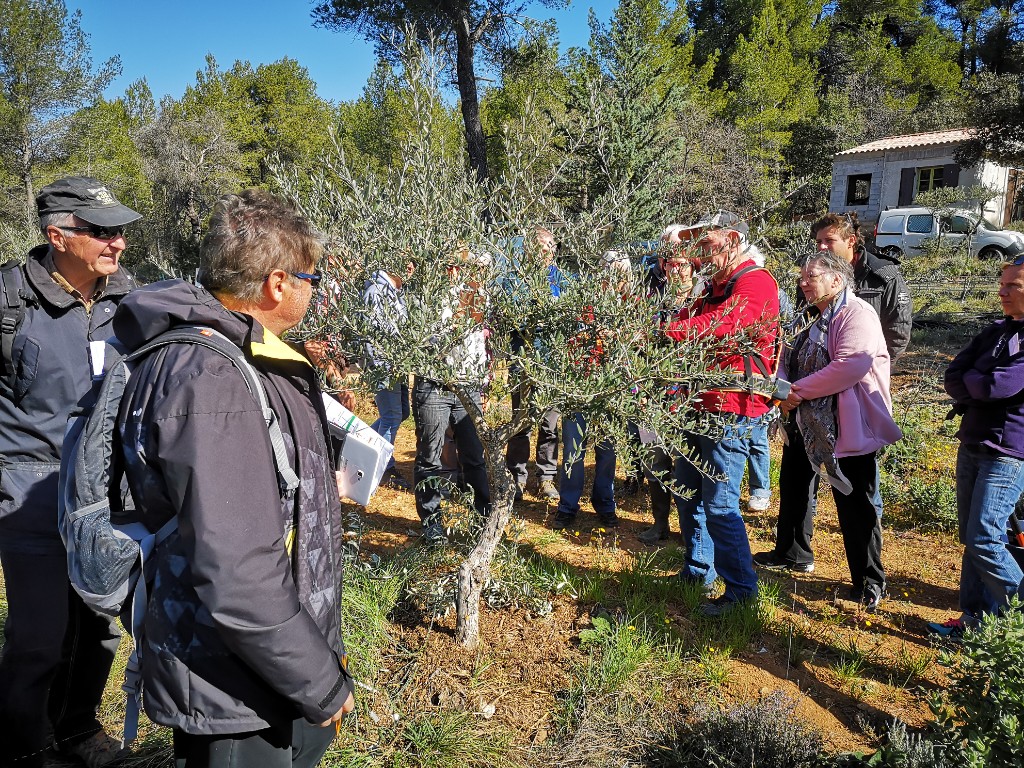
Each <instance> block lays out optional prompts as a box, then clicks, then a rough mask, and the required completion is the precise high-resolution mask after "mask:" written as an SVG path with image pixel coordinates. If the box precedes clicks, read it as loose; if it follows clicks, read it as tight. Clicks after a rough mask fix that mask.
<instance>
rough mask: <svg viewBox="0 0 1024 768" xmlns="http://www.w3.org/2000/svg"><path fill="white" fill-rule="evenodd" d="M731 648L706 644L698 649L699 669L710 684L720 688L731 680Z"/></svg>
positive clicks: (705, 680) (702, 676)
mask: <svg viewBox="0 0 1024 768" xmlns="http://www.w3.org/2000/svg"><path fill="white" fill-rule="evenodd" d="M731 655H732V650H731V649H730V648H718V647H716V646H714V645H704V646H703V647H701V649H700V650H699V651H697V670H698V671H699V673H700V676H701V678H702V679H703V680H704V682H705V683H707V684H708V685H710V686H712V687H714V688H718V687H720V686H722V685H725V683H726V682H727V681H728V680H729V657H730V656H731Z"/></svg>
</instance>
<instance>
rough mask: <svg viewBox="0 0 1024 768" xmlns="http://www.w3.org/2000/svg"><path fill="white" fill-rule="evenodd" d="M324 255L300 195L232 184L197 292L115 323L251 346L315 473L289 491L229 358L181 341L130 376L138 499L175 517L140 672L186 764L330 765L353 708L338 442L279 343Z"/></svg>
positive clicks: (307, 296) (143, 508) (124, 431)
mask: <svg viewBox="0 0 1024 768" xmlns="http://www.w3.org/2000/svg"><path fill="white" fill-rule="evenodd" d="M321 252H322V248H321V244H320V241H319V238H318V237H317V234H316V233H315V232H314V230H313V229H312V227H311V226H310V224H309V223H308V222H307V221H306V220H305V219H304V218H303V217H302V216H301V214H299V212H298V211H297V209H296V208H294V207H293V206H292V205H290V204H289V203H287V202H285V201H284V200H282V199H280V198H277V197H274V196H273V195H270V194H268V193H266V192H262V191H259V190H247V191H245V192H242V193H240V194H237V195H227V196H225V197H223V198H221V200H220V201H219V202H218V204H217V206H216V208H215V209H214V213H213V217H212V219H211V221H210V229H209V232H208V233H207V235H206V237H205V238H204V240H203V244H202V249H201V254H200V256H201V266H200V271H199V283H200V285H198V286H193V285H190V284H188V283H186V282H184V281H180V280H173V281H166V282H163V283H157V284H154V285H152V286H148V287H147V288H144V289H140V290H139V291H136V292H135V294H133V295H132V296H130V297H128V299H127V300H126V301H125V302H123V303H122V305H121V307H120V308H119V309H118V312H117V315H116V317H115V318H114V328H115V331H116V335H117V337H118V339H119V340H120V341H121V342H122V343H123V344H125V346H127V347H128V348H129V349H137V348H138V347H139V346H141V345H142V344H144V343H145V342H147V341H149V340H150V339H153V338H154V337H156V336H158V335H159V334H161V333H163V332H164V331H166V330H168V329H170V328H174V327H175V326H179V325H200V326H206V327H209V328H211V329H213V330H214V331H216V332H218V333H220V334H222V335H223V336H225V337H226V338H227V339H228V340H230V341H231V342H233V343H234V344H236V345H237V346H238V347H239V348H240V349H242V350H243V352H244V353H245V355H246V357H247V359H248V360H249V361H250V362H251V363H252V365H253V366H254V367H255V368H256V370H257V373H258V374H259V376H260V378H261V381H262V383H263V385H264V388H265V390H266V393H267V397H268V399H269V402H270V406H271V409H272V410H273V411H274V413H275V414H276V416H277V418H278V420H279V422H280V424H281V429H282V432H283V433H284V438H285V447H286V452H287V454H288V459H289V462H290V464H291V466H292V467H293V468H294V470H295V472H296V474H297V475H298V476H299V479H300V485H299V489H298V491H297V492H295V493H294V495H292V494H287V493H285V494H282V493H281V491H280V489H279V487H278V480H277V472H276V469H275V464H274V458H273V449H272V446H271V442H270V436H269V432H268V430H267V425H266V422H265V420H264V414H263V413H262V411H261V409H260V407H259V404H258V402H257V401H256V399H255V398H254V397H253V396H252V395H251V394H250V392H249V391H248V389H247V387H246V384H245V381H244V379H243V377H242V375H241V373H240V372H239V371H238V369H237V368H235V366H234V365H232V364H231V363H230V362H229V361H228V360H227V359H226V358H223V357H221V356H220V355H219V354H217V353H215V352H212V351H211V350H208V349H206V348H205V347H200V346H195V345H186V344H179V345H170V346H168V347H164V348H161V349H159V350H158V351H156V352H154V353H152V354H151V355H148V356H147V357H146V358H145V359H143V360H142V361H141V362H140V364H139V365H138V367H137V368H136V369H135V371H134V372H133V373H132V377H131V379H130V381H129V382H128V386H127V388H126V390H125V395H124V400H123V401H122V404H121V412H120V417H119V437H120V440H121V448H122V451H123V454H124V457H125V467H126V475H127V478H128V482H129V485H130V487H131V490H132V496H133V497H134V499H135V504H136V507H137V511H138V514H139V516H140V519H141V521H142V522H144V523H145V524H146V525H147V526H148V527H150V529H152V530H156V529H157V528H158V527H160V526H162V525H163V523H164V522H165V521H167V520H168V519H170V517H172V516H175V515H176V516H177V519H178V528H177V531H176V532H175V533H173V534H171V535H170V536H169V537H168V538H167V540H166V541H165V542H164V543H163V544H162V545H160V546H159V547H158V548H157V550H156V552H155V556H154V558H153V559H152V560H151V562H152V563H153V564H154V566H155V570H154V580H153V584H152V587H151V596H150V599H149V608H148V612H147V616H146V624H145V632H146V643H147V652H146V654H145V655H144V656H143V669H142V674H143V701H144V705H145V710H146V713H147V714H148V715H149V717H150V719H151V720H153V721H154V722H157V723H160V724H162V725H167V726H170V727H171V728H173V729H174V752H175V758H176V760H177V765H178V766H179V768H180V767H181V766H212V767H216V766H225V767H226V766H229V765H230V766H250V765H251V766H261V768H275V767H277V766H282V767H284V766H313V765H316V763H317V762H318V761H319V760H320V758H321V757H322V756H323V754H324V752H325V751H326V750H327V747H328V746H329V745H330V742H331V740H332V739H333V738H334V735H335V728H334V727H329V726H334V724H335V723H337V722H339V721H340V720H341V718H342V716H343V715H344V714H345V713H346V712H349V711H351V710H352V707H353V700H352V679H351V678H350V677H349V675H348V672H347V669H346V664H347V662H346V657H345V653H344V646H343V644H342V640H341V628H340V600H341V560H342V558H341V549H342V534H343V525H342V520H341V504H340V500H339V494H338V486H337V479H336V475H335V471H334V458H333V451H332V449H331V445H330V435H329V432H328V429H327V420H326V415H325V413H324V408H323V402H322V400H321V393H320V388H319V386H318V384H317V376H316V372H315V371H314V369H313V367H312V366H311V365H310V363H309V360H308V359H307V358H306V357H305V356H304V355H303V354H301V353H300V352H299V351H298V350H297V349H296V348H293V347H292V346H290V345H288V344H286V343H285V342H283V341H282V340H281V339H280V335H281V334H283V333H284V332H285V331H287V330H288V329H289V328H292V327H294V326H295V325H296V324H297V323H298V322H299V321H300V320H301V319H302V317H303V315H304V314H305V312H306V309H307V308H308V306H309V304H310V300H311V298H312V296H313V292H314V290H315V289H316V286H317V285H318V284H319V282H320V275H318V274H316V273H315V272H314V270H315V268H316V264H317V261H318V260H319V258H320V256H321Z"/></svg>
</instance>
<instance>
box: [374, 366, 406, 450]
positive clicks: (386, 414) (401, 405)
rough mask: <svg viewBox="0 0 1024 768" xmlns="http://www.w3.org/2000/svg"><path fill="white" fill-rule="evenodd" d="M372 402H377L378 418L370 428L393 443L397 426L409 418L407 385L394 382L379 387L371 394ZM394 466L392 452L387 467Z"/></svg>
mask: <svg viewBox="0 0 1024 768" xmlns="http://www.w3.org/2000/svg"><path fill="white" fill-rule="evenodd" d="M373 402H375V403H376V404H377V413H378V414H380V418H379V419H377V420H376V421H375V422H373V424H371V425H370V429H372V430H373V431H374V432H376V433H377V434H378V435H380V436H381V437H383V438H384V439H385V440H387V441H388V442H389V443H391V444H392V445H394V444H395V438H396V437H397V436H398V428H399V427H400V426H401V425H402V422H403V421H405V420H406V419H407V418H409V385H408V384H396V385H395V386H394V387H392V388H391V389H381V390H379V391H378V392H377V394H376V395H374V396H373ZM394 466H395V456H394V454H392V455H391V461H390V462H389V463H388V469H391V468H392V467H394Z"/></svg>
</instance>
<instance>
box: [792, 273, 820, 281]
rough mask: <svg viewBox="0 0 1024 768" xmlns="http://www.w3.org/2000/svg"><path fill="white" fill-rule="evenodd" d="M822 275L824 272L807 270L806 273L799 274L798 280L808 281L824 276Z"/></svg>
mask: <svg viewBox="0 0 1024 768" xmlns="http://www.w3.org/2000/svg"><path fill="white" fill-rule="evenodd" d="M824 276H825V273H824V272H808V273H807V274H806V275H800V279H799V281H798V282H801V283H809V282H811V281H812V280H817V279H818V278H820V277H824Z"/></svg>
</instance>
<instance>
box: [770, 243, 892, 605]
mask: <svg viewBox="0 0 1024 768" xmlns="http://www.w3.org/2000/svg"><path fill="white" fill-rule="evenodd" d="M852 284H853V268H852V267H851V266H850V264H849V263H848V262H847V261H846V260H845V259H843V258H841V257H839V256H837V255H836V254H834V253H833V252H832V251H821V252H818V253H815V254H814V255H813V256H811V257H810V258H809V259H808V260H807V262H806V263H805V264H804V266H803V268H802V269H801V272H800V288H801V290H802V291H803V292H804V297H805V298H806V299H807V304H808V306H807V309H806V310H805V311H804V312H803V313H801V314H800V315H799V316H798V318H797V320H796V330H797V335H796V338H795V339H794V340H793V341H792V342H791V344H790V345H789V347H788V348H787V350H786V354H785V355H784V356H783V361H782V370H780V372H779V375H780V376H782V377H784V378H786V379H788V380H789V381H791V382H792V384H793V389H792V393H791V394H790V395H789V397H788V398H787V399H786V401H785V402H784V403H782V406H781V408H782V410H783V411H784V412H785V413H787V414H789V419H788V423H787V425H786V437H787V444H786V447H785V448H784V449H783V452H782V465H781V470H780V475H779V524H778V536H777V539H776V543H775V550H774V551H771V552H761V553H759V554H757V555H755V556H754V562H755V563H756V564H757V565H759V566H761V567H764V568H768V569H772V570H790V571H797V572H802V573H810V572H811V571H813V570H814V553H813V552H812V550H811V534H812V533H813V530H814V511H815V497H816V491H817V487H818V477H819V476H820V477H824V478H825V479H826V480H828V482H829V483H830V484H831V486H832V496H833V497H834V498H835V502H836V511H837V512H838V515H839V527H840V529H841V530H842V532H843V544H844V546H845V548H846V561H847V563H848V564H849V566H850V577H851V579H852V581H853V588H852V590H851V593H850V597H851V599H853V600H856V601H858V602H860V603H861V604H862V605H863V606H864V608H865V610H867V611H874V610H875V609H876V608H878V604H879V602H880V601H881V599H882V597H883V596H884V595H885V571H884V569H883V568H882V527H881V521H880V519H879V517H878V515H877V514H876V511H875V507H874V503H873V499H874V496H875V492H876V488H875V486H876V483H877V482H878V480H877V478H878V465H877V452H878V450H879V449H880V448H882V447H884V446H886V445H890V444H891V443H894V442H896V441H897V440H899V439H900V438H901V437H902V436H903V435H902V433H901V432H900V429H899V427H898V426H896V422H895V421H893V418H892V400H891V398H890V396H889V353H888V351H886V346H885V336H884V335H883V334H882V324H881V322H880V321H879V319H878V315H877V314H875V311H874V310H873V309H872V308H871V305H870V304H868V303H867V302H865V301H862V300H861V299H858V298H857V297H856V296H855V295H854V293H853V290H852Z"/></svg>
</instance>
